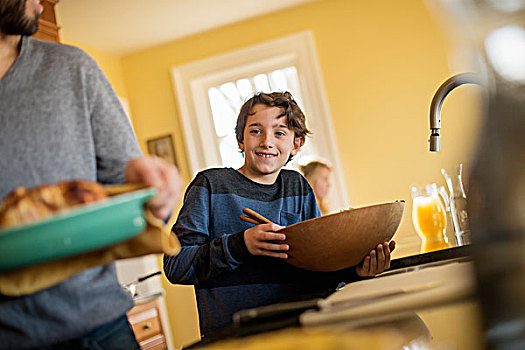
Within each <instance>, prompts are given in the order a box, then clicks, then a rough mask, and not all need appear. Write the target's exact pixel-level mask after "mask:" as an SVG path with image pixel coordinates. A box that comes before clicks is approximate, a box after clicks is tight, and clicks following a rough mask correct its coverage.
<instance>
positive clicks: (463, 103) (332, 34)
mask: <svg viewBox="0 0 525 350" xmlns="http://www.w3.org/2000/svg"><path fill="white" fill-rule="evenodd" d="M304 30H311V31H312V32H313V34H314V38H315V42H316V45H317V53H318V56H319V59H320V63H321V70H322V75H323V78H324V83H325V87H326V91H327V96H328V100H329V105H330V108H331V114H332V119H333V124H334V126H335V130H336V135H335V137H336V139H337V144H338V146H339V151H340V155H341V161H342V166H343V169H344V175H345V180H346V183H347V188H348V192H349V193H348V195H349V198H350V201H351V204H352V206H354V207H357V206H362V205H367V204H372V203H378V202H384V201H389V200H396V199H405V200H406V201H407V207H406V211H405V215H404V218H403V221H402V223H401V226H400V229H399V231H398V236H397V239H398V240H400V241H401V242H403V241H404V240H405V239H410V238H411V237H412V239H414V238H413V237H415V231H414V229H413V227H412V223H411V220H410V213H411V201H410V199H411V198H410V192H409V188H408V186H409V185H410V184H411V183H420V184H425V183H430V182H440V183H442V184H444V182H443V181H442V175H441V173H440V169H441V168H442V167H447V168H448V169H449V170H452V169H453V168H454V165H455V164H456V163H458V162H460V161H461V162H463V163H465V168H466V170H467V171H468V169H469V166H468V165H469V158H470V154H471V152H472V148H473V145H474V140H475V134H476V131H477V125H478V120H477V114H476V113H475V112H476V111H475V110H473V108H472V106H471V105H472V104H473V102H475V101H476V97H477V93H478V91H477V88H476V87H461V88H459V89H457V91H454V93H453V94H451V95H450V97H449V98H448V99H447V102H446V103H445V105H444V108H443V132H442V135H443V136H442V145H443V148H442V149H443V151H442V152H441V153H432V154H431V153H429V152H428V150H427V148H428V144H427V140H428V135H429V131H428V113H429V112H428V109H429V104H430V100H431V98H432V96H433V94H434V92H435V90H436V89H437V87H438V86H439V85H440V84H441V83H442V82H443V81H444V80H445V79H446V78H448V77H449V76H450V75H451V72H450V71H449V67H448V65H447V52H446V40H445V38H444V35H443V33H442V31H441V28H440V27H438V25H437V24H436V23H435V21H434V19H433V17H431V15H430V14H429V12H428V10H427V9H426V7H425V6H424V4H423V2H422V1H414V0H399V1H388V0H377V1H359V2H357V1H347V0H322V1H318V2H314V3H311V4H307V5H303V6H300V7H296V8H292V9H289V10H285V11H281V12H278V13H275V14H271V15H267V16H262V17H259V18H256V19H252V20H248V21H243V22H240V23H237V24H234V25H230V26H226V27H223V28H220V29H216V30H213V31H209V32H206V33H203V34H199V35H195V36H192V37H188V38H185V39H182V40H177V41H173V42H170V43H168V44H165V45H161V46H158V47H155V48H152V49H148V50H144V51H141V52H138V53H134V54H131V55H128V56H125V57H123V60H122V62H123V67H124V73H125V74H124V75H125V81H126V87H127V89H128V93H129V98H130V101H132V113H133V115H134V122H135V126H136V129H137V134H138V137H139V140H140V142H141V143H142V144H144V143H145V140H146V139H148V138H151V137H155V136H158V135H161V134H165V133H168V132H169V133H172V134H173V135H174V138H175V142H176V145H175V146H176V152H177V158H178V159H179V163H180V164H179V165H180V168H181V171H182V174H183V175H184V176H185V177H186V179H187V180H188V181H189V180H190V179H189V175H188V168H187V164H186V161H187V160H186V153H185V151H184V143H183V137H184V135H183V133H182V130H181V125H180V119H179V116H178V111H177V107H176V100H175V97H174V89H173V86H172V82H171V76H170V69H171V68H172V67H173V66H177V65H180V64H184V63H187V62H190V61H193V60H197V59H202V58H205V57H209V56H212V55H216V54H221V53H224V52H228V51H231V50H234V49H238V48H242V47H246V46H249V45H253V44H257V43H260V42H263V41H267V40H271V39H276V38H279V37H282V36H285V35H289V34H293V33H297V32H300V31H304ZM453 73H456V72H453ZM400 248H401V249H400V250H399V251H398V252H401V253H403V255H406V254H408V253H415V252H416V251H403V246H402V245H401V247H400ZM398 254H399V253H398Z"/></svg>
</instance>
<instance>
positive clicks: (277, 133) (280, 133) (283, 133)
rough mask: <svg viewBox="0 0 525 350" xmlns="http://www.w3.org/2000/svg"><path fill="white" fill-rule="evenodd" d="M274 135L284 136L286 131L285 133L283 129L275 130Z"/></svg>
mask: <svg viewBox="0 0 525 350" xmlns="http://www.w3.org/2000/svg"><path fill="white" fill-rule="evenodd" d="M275 135H277V136H285V135H286V133H285V132H284V131H277V132H276V133H275Z"/></svg>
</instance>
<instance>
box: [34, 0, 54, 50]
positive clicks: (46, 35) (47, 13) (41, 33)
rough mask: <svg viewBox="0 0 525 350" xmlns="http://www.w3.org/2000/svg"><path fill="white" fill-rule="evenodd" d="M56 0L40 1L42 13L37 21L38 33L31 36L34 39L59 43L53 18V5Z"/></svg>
mask: <svg viewBox="0 0 525 350" xmlns="http://www.w3.org/2000/svg"><path fill="white" fill-rule="evenodd" d="M57 3H58V0H42V1H41V4H42V6H44V11H43V12H42V15H41V16H40V19H39V20H38V32H36V34H35V35H33V37H34V38H37V39H40V40H47V41H56V42H59V41H60V39H59V36H58V30H59V29H60V28H59V27H58V25H57V19H56V16H55V5H56V4H57Z"/></svg>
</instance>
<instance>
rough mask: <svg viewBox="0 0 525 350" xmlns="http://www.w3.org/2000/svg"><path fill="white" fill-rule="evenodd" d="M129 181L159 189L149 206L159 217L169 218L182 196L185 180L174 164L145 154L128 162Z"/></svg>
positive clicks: (126, 174) (127, 176) (127, 174)
mask: <svg viewBox="0 0 525 350" xmlns="http://www.w3.org/2000/svg"><path fill="white" fill-rule="evenodd" d="M125 176H126V181H127V182H138V183H144V184H146V185H150V186H151V187H154V188H155V189H157V191H158V193H157V195H156V196H155V197H153V198H152V199H151V200H149V201H148V207H149V208H150V209H151V211H152V213H153V215H155V216H156V217H157V218H159V219H167V218H169V217H170V215H171V214H172V213H173V209H174V208H175V205H176V204H177V203H178V202H179V200H180V199H181V197H182V187H183V182H182V180H181V178H180V176H179V171H178V169H177V167H175V166H174V165H171V164H168V163H167V162H165V161H163V160H162V159H160V158H159V157H155V156H143V157H139V158H135V159H132V160H130V161H129V162H128V163H127V164H126V170H125Z"/></svg>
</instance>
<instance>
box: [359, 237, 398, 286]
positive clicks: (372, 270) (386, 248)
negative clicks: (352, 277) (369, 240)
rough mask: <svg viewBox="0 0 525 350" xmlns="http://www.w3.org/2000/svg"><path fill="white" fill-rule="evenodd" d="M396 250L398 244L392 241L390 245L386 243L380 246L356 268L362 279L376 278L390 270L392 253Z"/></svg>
mask: <svg viewBox="0 0 525 350" xmlns="http://www.w3.org/2000/svg"><path fill="white" fill-rule="evenodd" d="M395 248H396V242H395V241H390V244H389V243H387V242H384V243H383V244H378V245H377V247H376V248H375V249H372V250H371V251H370V253H369V254H368V255H367V256H366V257H365V258H364V259H363V261H362V262H361V264H359V265H358V266H357V268H356V271H357V274H358V275H359V276H360V277H374V276H375V275H377V274H380V273H382V272H383V271H385V270H386V269H389V268H390V253H391V252H392V251H393V250H394V249H395Z"/></svg>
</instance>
